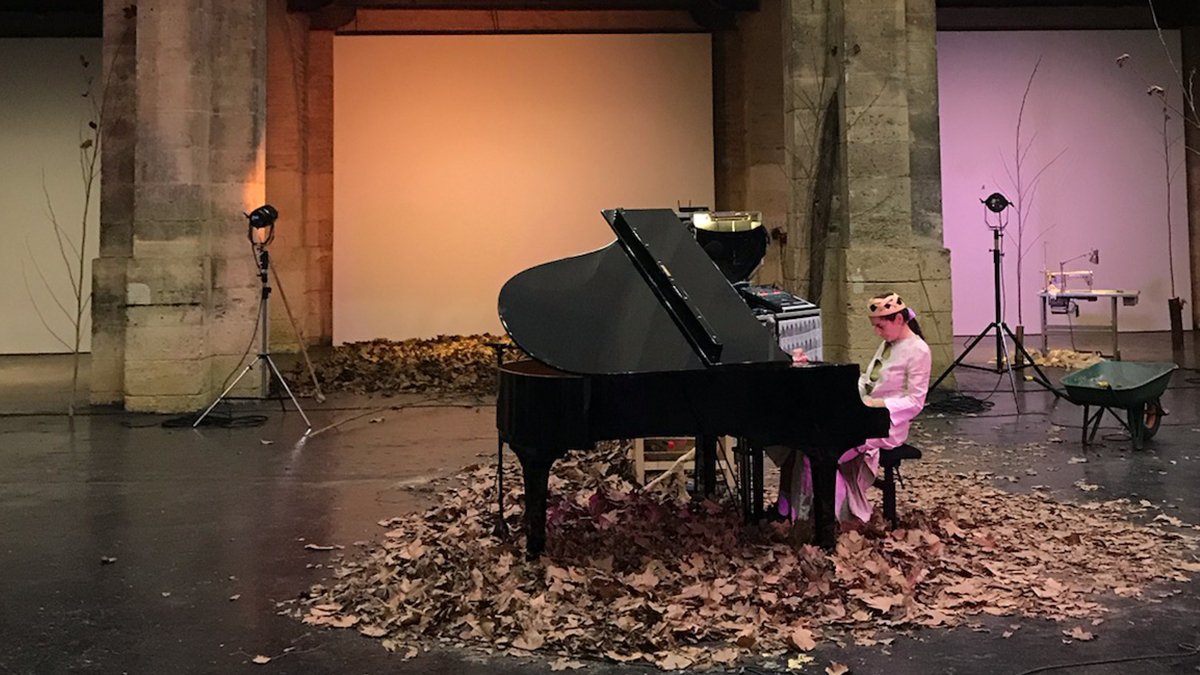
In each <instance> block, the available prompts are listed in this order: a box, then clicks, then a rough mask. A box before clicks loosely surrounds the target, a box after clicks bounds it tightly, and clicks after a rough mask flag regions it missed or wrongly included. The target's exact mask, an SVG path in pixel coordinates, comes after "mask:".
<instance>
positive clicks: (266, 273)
mask: <svg viewBox="0 0 1200 675" xmlns="http://www.w3.org/2000/svg"><path fill="white" fill-rule="evenodd" d="M246 217H247V218H248V219H249V220H250V243H251V245H252V246H253V248H254V254H255V255H254V259H255V261H256V262H257V263H258V279H259V283H260V284H261V286H262V291H261V293H260V294H259V299H258V326H259V330H260V331H261V333H262V340H261V342H260V343H259V349H258V356H256V357H255V358H254V360H253V361H251V362H250V363H248V364H246V367H245V368H243V369H242V372H241V374H239V375H238V376H237V377H236V378H234V380H233V382H231V383H230V384H229V386H228V387H225V391H223V392H221V395H220V396H218V397H217V400H215V401H213V402H212V405H210V406H208V409H206V410H205V411H204V412H203V413H202V414H201V415H200V416H199V417H197V418H196V421H195V422H193V423H192V428H193V429H194V428H196V427H198V426H200V423H201V422H203V421H204V418H205V417H208V414H209V413H210V412H212V410H213V408H215V407H217V404H218V403H220V402H221V401H222V400H224V398H225V396H226V395H227V394H229V392H230V391H232V390H233V388H234V387H236V386H237V383H238V382H241V381H242V378H243V377H245V376H246V374H247V373H249V372H250V371H251V370H252V369H253V368H254V366H255V365H256V364H258V363H259V362H262V363H263V364H264V365H263V367H262V368H261V370H260V372H261V374H262V381H261V383H260V385H259V387H260V390H261V392H262V396H263V398H266V397H267V396H268V395H270V388H271V373H275V377H276V378H278V379H279V384H280V385H281V386H282V387H283V390H284V391H285V392H287V395H288V398H290V399H292V403H293V404H294V405H295V406H296V411H297V412H299V413H300V417H303V418H304V424H305V425H306V431H305V432H304V434H305V436H307V435H308V433H309V432H310V431H312V422H310V421H309V420H308V415H305V414H304V409H303V408H301V407H300V402H299V401H297V400H296V396H295V395H294V394H293V393H292V390H291V388H290V387H288V385H287V381H286V380H284V379H283V375H281V374H280V372H279V367H278V366H276V365H275V361H274V360H273V359H271V346H270V336H271V323H270V321H271V311H270V304H269V303H270V298H271V254H270V252H268V251H267V244H270V243H271V240H272V239H274V238H275V219H276V218H278V217H279V212H278V211H276V210H275V207H273V206H271V205H270V204H267V205H265V206H260V207H259V208H257V209H255V210H254V211H252V212H250V213H248V214H246ZM281 405H282V404H281Z"/></svg>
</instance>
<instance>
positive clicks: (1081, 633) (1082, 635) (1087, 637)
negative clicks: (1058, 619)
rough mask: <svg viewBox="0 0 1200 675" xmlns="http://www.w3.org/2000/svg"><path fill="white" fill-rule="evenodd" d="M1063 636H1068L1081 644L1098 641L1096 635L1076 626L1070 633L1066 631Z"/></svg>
mask: <svg viewBox="0 0 1200 675" xmlns="http://www.w3.org/2000/svg"><path fill="white" fill-rule="evenodd" d="M1063 635H1066V636H1067V637H1069V638H1073V639H1075V640H1079V641H1080V642H1090V641H1092V640H1095V639H1096V636H1095V635H1093V634H1092V633H1089V632H1087V631H1086V630H1084V629H1083V628H1082V627H1080V626H1076V627H1074V628H1072V629H1071V630H1069V631H1068V630H1064V631H1063Z"/></svg>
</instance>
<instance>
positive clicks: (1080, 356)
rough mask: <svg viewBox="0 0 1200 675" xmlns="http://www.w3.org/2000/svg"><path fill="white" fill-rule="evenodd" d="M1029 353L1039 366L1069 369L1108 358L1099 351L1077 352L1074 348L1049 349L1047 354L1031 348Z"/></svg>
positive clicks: (1076, 368)
mask: <svg viewBox="0 0 1200 675" xmlns="http://www.w3.org/2000/svg"><path fill="white" fill-rule="evenodd" d="M1029 355H1030V356H1032V357H1033V360H1034V362H1035V363H1037V364H1038V365H1039V366H1045V367H1047V368H1066V369H1067V370H1080V369H1082V368H1087V367H1088V366H1091V365H1095V364H1097V363H1100V362H1101V361H1106V360H1107V359H1105V358H1104V357H1103V356H1101V355H1100V354H1099V353H1097V352H1077V351H1075V350H1074V349H1047V350H1046V353H1045V354H1042V353H1040V352H1038V350H1036V349H1030V350H1029Z"/></svg>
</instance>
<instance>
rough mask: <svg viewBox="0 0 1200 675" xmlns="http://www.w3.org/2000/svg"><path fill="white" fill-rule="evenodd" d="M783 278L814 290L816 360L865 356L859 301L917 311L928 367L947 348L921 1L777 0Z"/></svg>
mask: <svg viewBox="0 0 1200 675" xmlns="http://www.w3.org/2000/svg"><path fill="white" fill-rule="evenodd" d="M784 17H785V26H784V28H785V41H786V44H787V48H788V59H787V65H786V69H785V72H786V89H785V91H786V92H787V100H786V103H785V105H786V110H785V112H786V118H787V134H786V137H785V139H786V144H787V161H788V175H789V176H790V178H791V198H790V201H791V206H790V219H789V229H788V245H787V248H786V250H785V257H784V269H783V271H784V278H785V280H786V281H787V283H788V285H789V286H790V287H792V288H793V289H795V290H798V291H799V294H800V295H806V296H807V297H812V298H814V299H819V302H820V304H821V307H822V316H823V318H824V323H825V351H826V355H827V358H830V359H831V360H840V361H856V362H864V363H865V362H866V360H867V359H869V358H870V356H871V354H872V353H873V352H874V350H875V348H876V346H877V343H878V339H877V338H876V337H875V336H874V335H873V333H872V331H871V328H870V325H869V324H868V323H867V321H866V320H865V318H864V316H863V315H864V309H863V308H864V307H865V305H866V301H867V300H868V299H869V298H870V297H871V296H872V295H875V294H877V293H879V292H881V291H885V290H891V291H896V292H898V293H900V294H901V295H902V296H903V297H904V298H905V299H906V301H907V302H908V303H909V304H911V305H912V306H913V307H914V308H916V309H917V311H918V313H919V314H920V318H921V323H922V326H923V328H924V329H925V333H926V339H927V340H928V342H929V344H930V346H931V347H932V348H933V353H934V366H933V367H934V370H935V373H940V372H941V370H943V369H944V368H945V367H946V366H948V365H949V364H950V362H951V361H952V357H953V344H952V334H953V330H952V326H951V320H950V317H951V299H950V265H949V251H947V250H946V249H945V247H944V246H943V244H942V236H941V235H942V232H941V215H940V214H941V208H940V204H941V194H940V192H941V189H940V167H939V164H938V161H937V138H938V137H937V133H938V132H937V122H936V120H937V99H936V82H937V73H936V52H935V49H936V45H935V41H934V33H935V22H934V18H935V17H934V8H933V1H932V0H882V1H881V0H804V1H803V2H800V1H798V0H789V2H787V11H785V13H784Z"/></svg>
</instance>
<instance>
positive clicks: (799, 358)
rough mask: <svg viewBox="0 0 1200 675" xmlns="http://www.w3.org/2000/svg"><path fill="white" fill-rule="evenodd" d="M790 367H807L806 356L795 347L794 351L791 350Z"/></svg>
mask: <svg viewBox="0 0 1200 675" xmlns="http://www.w3.org/2000/svg"><path fill="white" fill-rule="evenodd" d="M792 365H793V366H807V365H808V354H805V353H804V350H803V349H801V348H799V347H796V348H795V349H793V350H792Z"/></svg>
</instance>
